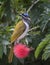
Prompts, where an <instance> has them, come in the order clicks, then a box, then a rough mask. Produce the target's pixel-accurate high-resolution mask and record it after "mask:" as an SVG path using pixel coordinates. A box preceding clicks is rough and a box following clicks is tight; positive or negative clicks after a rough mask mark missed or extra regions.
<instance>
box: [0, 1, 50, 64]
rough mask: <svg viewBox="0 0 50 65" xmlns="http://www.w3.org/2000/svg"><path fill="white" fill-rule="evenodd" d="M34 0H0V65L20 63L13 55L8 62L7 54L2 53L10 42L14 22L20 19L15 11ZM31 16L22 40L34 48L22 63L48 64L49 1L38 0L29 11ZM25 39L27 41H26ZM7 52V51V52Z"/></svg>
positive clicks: (25, 6) (20, 9)
mask: <svg viewBox="0 0 50 65" xmlns="http://www.w3.org/2000/svg"><path fill="white" fill-rule="evenodd" d="M35 1H36V0H0V65H4V64H5V65H17V64H18V65H20V64H21V65H22V63H23V61H22V63H20V61H19V60H17V59H16V58H15V57H14V59H13V61H12V63H11V64H10V63H8V59H7V58H8V54H7V55H5V54H4V53H3V49H4V47H5V46H6V47H7V51H8V49H9V48H8V44H9V43H10V36H11V34H12V32H13V29H14V26H15V24H16V23H17V22H18V21H19V20H20V19H21V17H20V16H19V15H18V14H17V12H18V13H19V14H20V13H23V12H26V10H28V8H29V7H30V6H31V4H32V2H35ZM29 16H30V18H31V24H30V29H32V30H31V31H30V32H28V33H29V35H28V36H27V37H26V38H25V39H24V40H22V41H24V42H26V43H27V42H28V45H29V46H30V47H31V46H32V47H33V48H35V50H34V51H32V52H31V54H30V56H29V57H28V58H26V59H25V60H24V65H28V64H29V65H31V64H32V65H45V64H46V65H49V64H50V1H49V0H39V2H38V3H37V4H35V5H34V6H33V7H32V9H31V10H30V12H29ZM26 40H27V41H26ZM7 53H8V52H7Z"/></svg>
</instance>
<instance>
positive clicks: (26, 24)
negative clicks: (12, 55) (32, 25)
mask: <svg viewBox="0 0 50 65" xmlns="http://www.w3.org/2000/svg"><path fill="white" fill-rule="evenodd" d="M23 21H24V20H23ZM24 24H25V26H26V29H25V31H24V32H23V34H22V35H21V36H20V37H19V38H18V39H17V41H16V42H19V41H20V40H21V39H23V38H24V37H25V36H26V34H27V32H28V30H29V25H28V23H27V22H25V21H24Z"/></svg>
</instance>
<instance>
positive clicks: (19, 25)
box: [11, 20, 26, 43]
mask: <svg viewBox="0 0 50 65" xmlns="http://www.w3.org/2000/svg"><path fill="white" fill-rule="evenodd" d="M25 28H26V26H25V24H24V23H23V21H22V20H21V21H19V22H18V23H17V24H16V26H15V29H14V32H13V34H12V36H11V43H13V42H14V41H15V40H17V39H18V37H20V36H21V34H23V32H24V31H25Z"/></svg>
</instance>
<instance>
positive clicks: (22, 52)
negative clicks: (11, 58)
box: [13, 43, 30, 59]
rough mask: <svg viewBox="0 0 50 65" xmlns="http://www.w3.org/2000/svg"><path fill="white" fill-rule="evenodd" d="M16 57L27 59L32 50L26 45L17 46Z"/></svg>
mask: <svg viewBox="0 0 50 65" xmlns="http://www.w3.org/2000/svg"><path fill="white" fill-rule="evenodd" d="M13 52H14V55H15V56H16V57H17V58H21V59H22V58H26V57H27V56H28V55H29V53H30V48H28V47H27V46H26V45H25V44H21V43H20V44H16V45H15V46H14V49H13Z"/></svg>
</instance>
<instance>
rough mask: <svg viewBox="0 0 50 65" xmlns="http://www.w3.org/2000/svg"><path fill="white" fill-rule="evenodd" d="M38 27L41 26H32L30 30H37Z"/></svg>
mask: <svg viewBox="0 0 50 65" xmlns="http://www.w3.org/2000/svg"><path fill="white" fill-rule="evenodd" d="M37 28H39V26H37V27H34V28H31V29H30V30H29V31H28V32H30V31H32V30H35V29H37Z"/></svg>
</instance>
